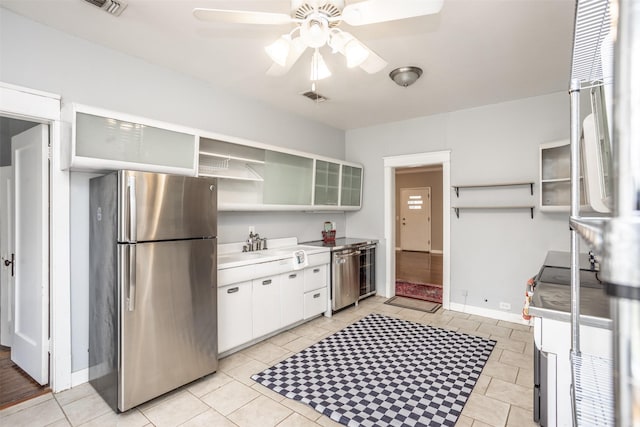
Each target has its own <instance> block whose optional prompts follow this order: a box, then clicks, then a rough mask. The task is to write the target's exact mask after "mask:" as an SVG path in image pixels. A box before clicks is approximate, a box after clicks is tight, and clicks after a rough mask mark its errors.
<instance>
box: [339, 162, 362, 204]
mask: <svg viewBox="0 0 640 427" xmlns="http://www.w3.org/2000/svg"><path fill="white" fill-rule="evenodd" d="M361 197H362V168H359V167H356V166H348V165H342V191H341V194H340V205H341V206H360V200H361Z"/></svg>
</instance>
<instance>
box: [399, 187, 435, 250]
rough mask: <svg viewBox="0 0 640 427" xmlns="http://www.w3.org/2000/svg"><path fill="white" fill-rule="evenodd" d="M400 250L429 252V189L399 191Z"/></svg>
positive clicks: (404, 189) (402, 189)
mask: <svg viewBox="0 0 640 427" xmlns="http://www.w3.org/2000/svg"><path fill="white" fill-rule="evenodd" d="M400 248H401V249H402V250H403V251H421V252H430V251H431V187H422V188H401V189H400Z"/></svg>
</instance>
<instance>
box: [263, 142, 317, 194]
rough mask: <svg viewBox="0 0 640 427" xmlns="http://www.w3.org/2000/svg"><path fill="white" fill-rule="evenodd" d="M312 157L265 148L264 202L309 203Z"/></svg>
mask: <svg viewBox="0 0 640 427" xmlns="http://www.w3.org/2000/svg"><path fill="white" fill-rule="evenodd" d="M312 178H313V159H311V158H309V157H301V156H295V155H293V154H287V153H279V152H277V151H270V150H267V152H266V154H265V165H264V196H263V197H264V203H265V204H276V205H311V182H312Z"/></svg>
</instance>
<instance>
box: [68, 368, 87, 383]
mask: <svg viewBox="0 0 640 427" xmlns="http://www.w3.org/2000/svg"><path fill="white" fill-rule="evenodd" d="M88 382H89V368H85V369H81V370H79V371H75V372H71V387H76V386H79V385H80V384H84V383H88Z"/></svg>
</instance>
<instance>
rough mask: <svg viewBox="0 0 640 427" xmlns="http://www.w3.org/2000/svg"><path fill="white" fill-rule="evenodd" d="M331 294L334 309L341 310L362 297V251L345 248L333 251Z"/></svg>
mask: <svg viewBox="0 0 640 427" xmlns="http://www.w3.org/2000/svg"><path fill="white" fill-rule="evenodd" d="M331 259H332V261H333V265H332V266H331V267H332V268H331V294H332V295H333V298H332V307H331V308H332V309H333V310H334V311H335V310H340V309H341V308H343V307H346V306H348V305H351V304H353V303H355V302H356V301H358V298H359V297H360V251H359V250H358V249H357V248H349V247H347V248H345V249H341V250H336V251H334V252H332V257H331Z"/></svg>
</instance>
